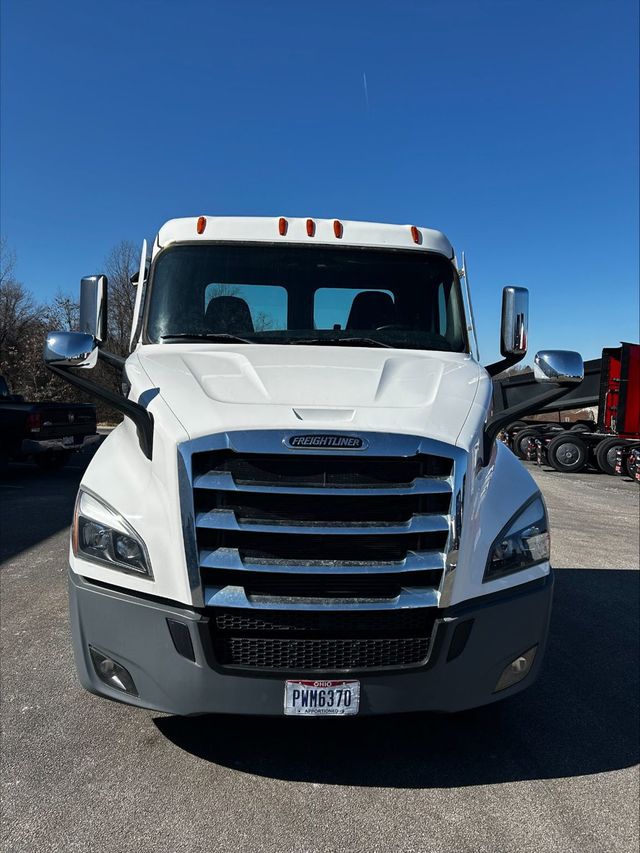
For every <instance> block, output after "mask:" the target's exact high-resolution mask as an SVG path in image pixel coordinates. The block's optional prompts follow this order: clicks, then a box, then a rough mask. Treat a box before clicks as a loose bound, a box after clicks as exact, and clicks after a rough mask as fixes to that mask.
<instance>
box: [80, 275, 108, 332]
mask: <svg viewBox="0 0 640 853" xmlns="http://www.w3.org/2000/svg"><path fill="white" fill-rule="evenodd" d="M79 331H80V332H84V333H85V334H87V335H93V337H94V338H95V339H96V340H97V341H98V343H104V341H106V339H107V277H106V275H88V276H85V277H84V278H83V279H81V281H80V327H79Z"/></svg>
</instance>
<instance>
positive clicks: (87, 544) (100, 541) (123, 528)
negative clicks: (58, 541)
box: [71, 488, 153, 579]
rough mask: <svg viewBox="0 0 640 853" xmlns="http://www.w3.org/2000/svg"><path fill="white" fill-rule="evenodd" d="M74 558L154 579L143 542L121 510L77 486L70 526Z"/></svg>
mask: <svg viewBox="0 0 640 853" xmlns="http://www.w3.org/2000/svg"><path fill="white" fill-rule="evenodd" d="M71 544H72V547H73V553H74V554H75V556H76V557H82V558H83V559H85V560H89V561H91V562H92V563H99V564H100V565H102V566H108V567H109V568H110V569H117V570H118V571H121V572H129V573H130V574H134V575H140V576H142V577H146V578H151V579H152V578H153V572H152V571H151V563H150V561H149V555H148V554H147V549H146V547H145V544H144V542H143V541H142V539H141V538H140V537H139V536H138V534H137V533H136V531H135V530H134V529H133V527H131V525H130V524H129V522H128V521H126V520H125V519H124V518H123V517H122V516H121V515H120V513H118V512H116V510H115V509H113V507H110V506H109V504H107V503H105V502H104V501H103V500H102V499H101V498H99V497H97V496H96V495H94V494H93V493H91V492H88V491H86V490H85V489H82V488H81V489H80V491H79V492H78V499H77V500H76V508H75V512H74V515H73V527H72V529H71Z"/></svg>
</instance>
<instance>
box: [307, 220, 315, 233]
mask: <svg viewBox="0 0 640 853" xmlns="http://www.w3.org/2000/svg"><path fill="white" fill-rule="evenodd" d="M315 233H316V223H315V222H314V221H313V219H307V237H313V235H314V234H315Z"/></svg>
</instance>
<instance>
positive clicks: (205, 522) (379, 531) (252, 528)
mask: <svg viewBox="0 0 640 853" xmlns="http://www.w3.org/2000/svg"><path fill="white" fill-rule="evenodd" d="M196 527H201V528H206V529H209V530H237V531H246V532H247V533H288V534H294V535H296V536H314V535H317V533H318V530H319V529H320V530H323V531H324V530H327V531H329V532H330V533H331V534H332V535H337V536H349V535H354V534H355V535H358V534H362V533H363V532H364V533H367V534H368V535H370V536H387V535H389V534H394V533H395V534H396V535H397V534H404V533H444V532H446V531H448V530H449V519H448V518H447V517H446V516H444V515H414V516H412V518H411V519H410V520H409V521H407V522H404V523H400V524H394V523H393V522H389V523H387V524H375V523H372V522H369V521H362V522H355V523H351V524H349V523H347V522H338V523H335V524H331V523H328V522H326V521H323V522H318V523H317V524H308V525H304V524H291V523H289V524H286V523H285V522H280V523H277V522H274V523H273V524H261V523H259V522H258V523H251V522H242V523H240V522H238V520H237V518H236V516H235V513H233V512H232V511H231V510H213V511H212V512H199V513H198V514H197V515H196Z"/></svg>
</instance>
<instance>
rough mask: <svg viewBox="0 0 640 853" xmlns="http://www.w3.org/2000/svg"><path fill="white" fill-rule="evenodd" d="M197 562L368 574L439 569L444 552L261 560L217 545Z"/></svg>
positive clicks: (203, 552)
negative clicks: (393, 558) (389, 558)
mask: <svg viewBox="0 0 640 853" xmlns="http://www.w3.org/2000/svg"><path fill="white" fill-rule="evenodd" d="M200 566H201V567H202V568H203V569H237V570H239V571H243V570H251V571H256V572H272V571H274V569H276V570H277V571H278V572H287V573H288V572H291V573H292V574H297V573H300V572H306V573H309V574H313V573H316V572H317V573H325V572H326V571H327V568H330V569H331V570H332V571H335V572H352V573H354V574H358V573H360V572H362V573H363V574H371V573H375V572H408V571H415V570H419V569H423V570H425V571H431V570H440V571H442V569H443V568H444V552H442V551H422V552H409V553H408V554H407V556H406V557H405V559H404V560H402V561H400V562H397V563H393V562H386V563H384V562H382V563H373V562H363V561H356V560H352V561H350V562H349V561H346V560H344V561H342V562H338V561H336V560H315V561H313V562H304V563H303V562H295V561H294V562H288V561H285V560H269V561H266V560H263V561H262V562H257V561H255V560H254V561H252V560H251V559H244V560H243V559H242V558H241V556H240V552H239V551H238V549H237V548H217V549H215V550H210V549H207V548H202V549H201V551H200Z"/></svg>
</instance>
